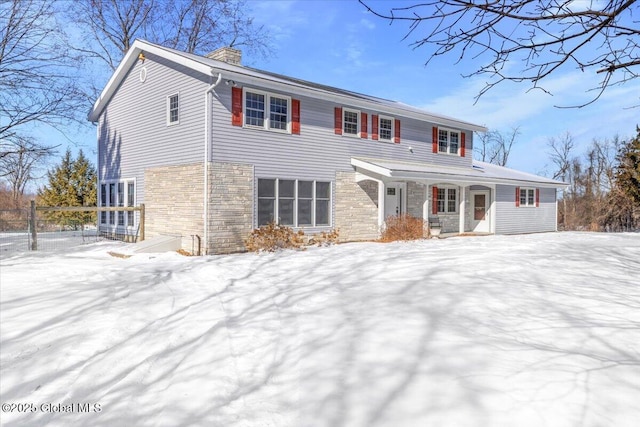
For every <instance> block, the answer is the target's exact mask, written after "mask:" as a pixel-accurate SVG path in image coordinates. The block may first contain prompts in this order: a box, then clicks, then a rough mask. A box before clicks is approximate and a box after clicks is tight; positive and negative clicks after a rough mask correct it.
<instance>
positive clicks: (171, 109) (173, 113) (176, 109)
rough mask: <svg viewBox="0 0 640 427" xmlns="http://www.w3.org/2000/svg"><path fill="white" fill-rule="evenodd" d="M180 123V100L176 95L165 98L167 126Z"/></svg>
mask: <svg viewBox="0 0 640 427" xmlns="http://www.w3.org/2000/svg"><path fill="white" fill-rule="evenodd" d="M179 122H180V99H179V96H178V94H177V93H176V94H175V95H171V96H168V97H167V125H175V124H178V123H179Z"/></svg>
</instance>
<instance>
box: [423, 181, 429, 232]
mask: <svg viewBox="0 0 640 427" xmlns="http://www.w3.org/2000/svg"><path fill="white" fill-rule="evenodd" d="M424 184H425V186H424V203H422V220H423V221H424V222H425V224H428V222H429V183H428V182H425V183H424Z"/></svg>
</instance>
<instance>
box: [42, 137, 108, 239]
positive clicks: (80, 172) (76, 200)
mask: <svg viewBox="0 0 640 427" xmlns="http://www.w3.org/2000/svg"><path fill="white" fill-rule="evenodd" d="M96 176H97V175H96V170H95V167H94V166H93V165H92V164H91V162H90V161H89V160H88V159H87V158H86V157H85V155H84V153H83V152H82V150H80V152H79V153H78V158H77V159H75V160H74V159H73V157H72V155H71V150H68V149H67V152H66V153H65V155H64V156H63V158H62V162H61V163H60V164H59V165H58V166H56V167H55V168H54V169H53V170H50V171H49V172H47V178H48V181H49V182H48V185H45V186H44V188H42V189H40V190H39V191H38V199H37V201H38V205H40V206H96V202H97V199H98V198H97V185H96ZM46 217H47V219H49V220H52V221H55V222H56V223H57V224H60V225H73V226H74V228H77V227H78V226H81V227H82V226H84V225H85V224H88V223H91V222H95V220H96V214H95V212H47V213H46Z"/></svg>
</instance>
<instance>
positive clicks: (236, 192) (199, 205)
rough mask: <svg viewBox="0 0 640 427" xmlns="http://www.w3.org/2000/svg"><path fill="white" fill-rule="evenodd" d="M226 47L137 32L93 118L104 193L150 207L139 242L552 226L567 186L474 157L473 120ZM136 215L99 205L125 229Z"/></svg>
mask: <svg viewBox="0 0 640 427" xmlns="http://www.w3.org/2000/svg"><path fill="white" fill-rule="evenodd" d="M240 55H241V53H240V52H239V51H237V50H234V49H229V48H223V49H219V50H217V51H215V52H213V53H211V54H209V55H207V56H206V57H205V56H198V55H193V54H188V53H184V52H180V51H177V50H173V49H168V48H165V47H161V46H158V45H155V44H152V43H149V42H146V41H141V40H137V41H135V42H134V43H133V45H132V47H131V48H130V50H129V51H128V53H127V54H126V56H125V57H124V59H123V61H122V63H121V64H120V65H119V67H118V68H117V69H116V71H115V72H114V74H113V76H112V77H111V79H110V80H109V82H108V83H107V85H106V87H105V88H104V90H103V91H102V94H101V95H100V98H99V99H98V100H97V101H96V102H95V105H94V107H93V109H92V110H91V112H90V114H89V120H90V121H92V122H95V123H96V124H97V138H98V175H99V186H98V187H99V189H98V190H99V203H100V205H101V206H135V205H139V204H142V203H144V204H145V207H146V222H145V229H146V234H147V236H153V235H163V234H169V235H179V236H182V244H183V247H184V248H185V249H187V250H192V251H194V252H195V251H197V250H198V249H199V248H201V249H202V252H203V253H209V254H213V253H229V252H235V251H242V250H244V245H243V239H244V238H246V236H247V235H248V234H249V233H250V231H251V230H252V229H253V228H255V227H257V226H260V225H263V224H266V223H268V222H269V221H272V220H277V221H278V222H279V223H281V224H285V225H288V226H291V227H294V228H295V229H302V230H304V232H305V234H313V233H317V232H321V231H328V230H331V229H334V228H338V229H339V234H340V238H341V239H342V240H344V241H355V240H368V239H375V238H377V237H378V236H379V234H380V231H381V229H382V228H383V227H384V223H385V218H386V217H388V216H390V215H398V214H404V213H408V214H410V215H413V216H416V217H421V218H424V219H425V220H427V219H437V222H438V223H439V224H440V225H441V227H442V231H443V232H445V233H447V232H453V233H463V232H478V233H493V234H512V233H533V232H547V231H554V230H556V214H557V206H556V190H557V189H558V188H561V187H563V186H564V184H563V183H561V182H558V181H554V180H551V179H547V178H543V177H539V176H535V175H532V174H528V173H524V172H519V171H516V170H513V169H507V168H504V167H499V166H495V165H491V164H487V163H482V162H478V161H475V160H473V158H472V151H473V137H474V132H484V131H486V129H485V128H484V127H483V126H479V125H475V124H472V123H468V122H465V121H462V120H458V119H455V118H451V117H446V116H442V115H438V114H432V113H429V112H426V111H424V110H421V109H418V108H414V107H411V106H409V105H405V104H402V103H399V102H394V101H389V100H386V99H381V98H377V97H372V96H367V95H363V94H360V93H354V92H350V91H347V90H342V89H338V88H334V87H329V86H324V85H321V84H316V83H312V82H308V81H303V80H299V79H295V78H291V77H287V76H283V75H280V74H275V73H271V72H266V71H261V70H257V69H253V68H250V67H245V66H242V65H241V64H240ZM136 215H137V213H136V214H134V212H101V214H100V218H99V227H100V229H101V230H103V231H118V232H120V233H135V231H136V228H137V226H138V224H137V221H138V218H137V216H136Z"/></svg>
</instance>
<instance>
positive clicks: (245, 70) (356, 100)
mask: <svg viewBox="0 0 640 427" xmlns="http://www.w3.org/2000/svg"><path fill="white" fill-rule="evenodd" d="M141 52H146V53H151V54H153V55H157V56H160V57H162V58H165V59H167V60H169V61H172V62H175V63H177V64H180V65H182V66H185V67H187V68H190V69H192V70H195V71H198V72H201V73H203V74H206V75H210V76H216V75H217V74H218V73H221V74H222V78H224V79H227V80H229V79H230V80H238V81H241V82H243V83H247V84H254V85H263V86H264V85H267V86H269V87H274V88H279V89H281V90H286V91H295V92H296V93H300V94H304V95H307V96H310V97H314V98H321V99H327V100H330V101H334V102H336V103H340V104H346V105H349V106H353V107H359V108H364V109H373V108H375V107H374V105H376V106H377V108H379V109H381V110H382V111H383V112H387V113H388V114H394V115H399V116H403V117H409V118H415V119H418V120H423V121H428V122H430V123H434V124H436V125H441V126H449V127H454V128H457V129H463V130H470V131H478V132H486V130H487V129H486V128H485V127H484V126H480V125H477V124H473V123H469V122H466V121H463V120H459V119H456V118H453V117H448V116H444V115H440V114H434V113H430V112H428V111H425V110H422V109H420V108H416V107H413V106H410V105H407V104H404V103H401V102H397V101H392V100H388V99H384V98H378V97H375V96H370V95H365V94H361V93H357V92H352V91H348V90H345V89H340V88H336V87H332V86H327V85H323V84H319V83H313V82H309V81H306V80H302V79H297V78H294V77H289V76H285V75H282V74H277V73H273V72H270V71H264V70H258V69H256V68H251V67H245V66H242V65H233V64H229V63H226V62H223V61H218V60H215V59H211V58H207V57H204V56H200V55H195V54H191V53H186V52H181V51H179V50H175V49H171V48H167V47H164V46H160V45H157V44H153V43H149V42H147V41H145V40H140V39H138V40H136V41H135V42H134V43H133V44H132V45H131V48H130V49H129V51H128V52H127V54H126V55H125V57H124V58H123V59H122V62H120V65H118V68H116V70H115V71H114V73H113V75H112V76H111V78H110V79H109V81H108V82H107V85H106V86H105V88H104V89H103V91H102V93H101V94H100V97H99V98H98V99H97V100H96V102H95V103H94V105H93V108H92V109H91V111H90V112H89V116H88V119H89V120H90V121H94V122H95V121H97V120H98V118H99V117H100V114H102V111H103V110H104V108H105V107H106V106H107V104H108V103H109V100H110V99H111V97H112V96H113V95H114V94H115V92H116V90H117V88H118V87H119V86H120V84H121V82H122V80H124V78H125V77H126V75H127V72H128V71H129V70H130V69H131V67H132V66H133V65H134V64H135V63H136V61H137V60H138V55H139V54H140V53H141Z"/></svg>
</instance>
